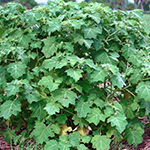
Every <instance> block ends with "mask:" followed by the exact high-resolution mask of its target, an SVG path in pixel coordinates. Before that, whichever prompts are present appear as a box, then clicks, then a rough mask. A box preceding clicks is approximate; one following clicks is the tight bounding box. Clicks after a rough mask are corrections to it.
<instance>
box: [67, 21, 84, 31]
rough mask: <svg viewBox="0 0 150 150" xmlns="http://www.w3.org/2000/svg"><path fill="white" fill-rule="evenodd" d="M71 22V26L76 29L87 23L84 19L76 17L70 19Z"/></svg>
mask: <svg viewBox="0 0 150 150" xmlns="http://www.w3.org/2000/svg"><path fill="white" fill-rule="evenodd" d="M70 24H71V26H72V27H73V28H74V29H81V26H82V25H83V24H85V22H84V21H83V20H81V19H80V20H76V19H74V20H71V21H70Z"/></svg>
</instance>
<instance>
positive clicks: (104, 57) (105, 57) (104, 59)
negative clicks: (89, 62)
mask: <svg viewBox="0 0 150 150" xmlns="http://www.w3.org/2000/svg"><path fill="white" fill-rule="evenodd" d="M117 57H118V55H116V53H115V54H114V53H108V52H105V51H100V52H98V53H97V54H96V55H95V61H96V62H101V63H102V64H107V63H108V64H112V65H116V64H117V63H118V59H117Z"/></svg>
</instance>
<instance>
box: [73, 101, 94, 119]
mask: <svg viewBox="0 0 150 150" xmlns="http://www.w3.org/2000/svg"><path fill="white" fill-rule="evenodd" d="M75 111H77V115H78V116H79V117H80V118H82V117H84V118H85V117H86V116H87V114H88V113H91V108H90V105H89V103H88V102H84V101H83V100H79V101H77V104H76V107H75Z"/></svg>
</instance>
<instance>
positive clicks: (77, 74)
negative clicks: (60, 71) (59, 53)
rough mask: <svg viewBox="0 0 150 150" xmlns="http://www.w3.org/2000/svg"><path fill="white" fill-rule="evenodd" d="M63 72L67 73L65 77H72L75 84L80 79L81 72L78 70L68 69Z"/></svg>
mask: <svg viewBox="0 0 150 150" xmlns="http://www.w3.org/2000/svg"><path fill="white" fill-rule="evenodd" d="M65 72H67V75H68V76H70V77H72V78H73V79H74V80H75V81H76V82H77V81H78V80H79V79H80V78H81V77H82V74H81V73H82V72H83V70H80V69H72V68H70V69H68V70H66V71H65Z"/></svg>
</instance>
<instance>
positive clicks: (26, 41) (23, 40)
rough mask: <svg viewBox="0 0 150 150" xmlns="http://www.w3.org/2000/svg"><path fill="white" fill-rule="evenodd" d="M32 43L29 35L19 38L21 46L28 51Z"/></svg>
mask: <svg viewBox="0 0 150 150" xmlns="http://www.w3.org/2000/svg"><path fill="white" fill-rule="evenodd" d="M30 42H31V36H30V35H29V34H27V35H22V36H21V37H19V46H20V47H24V48H26V49H28V47H29V43H30Z"/></svg>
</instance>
